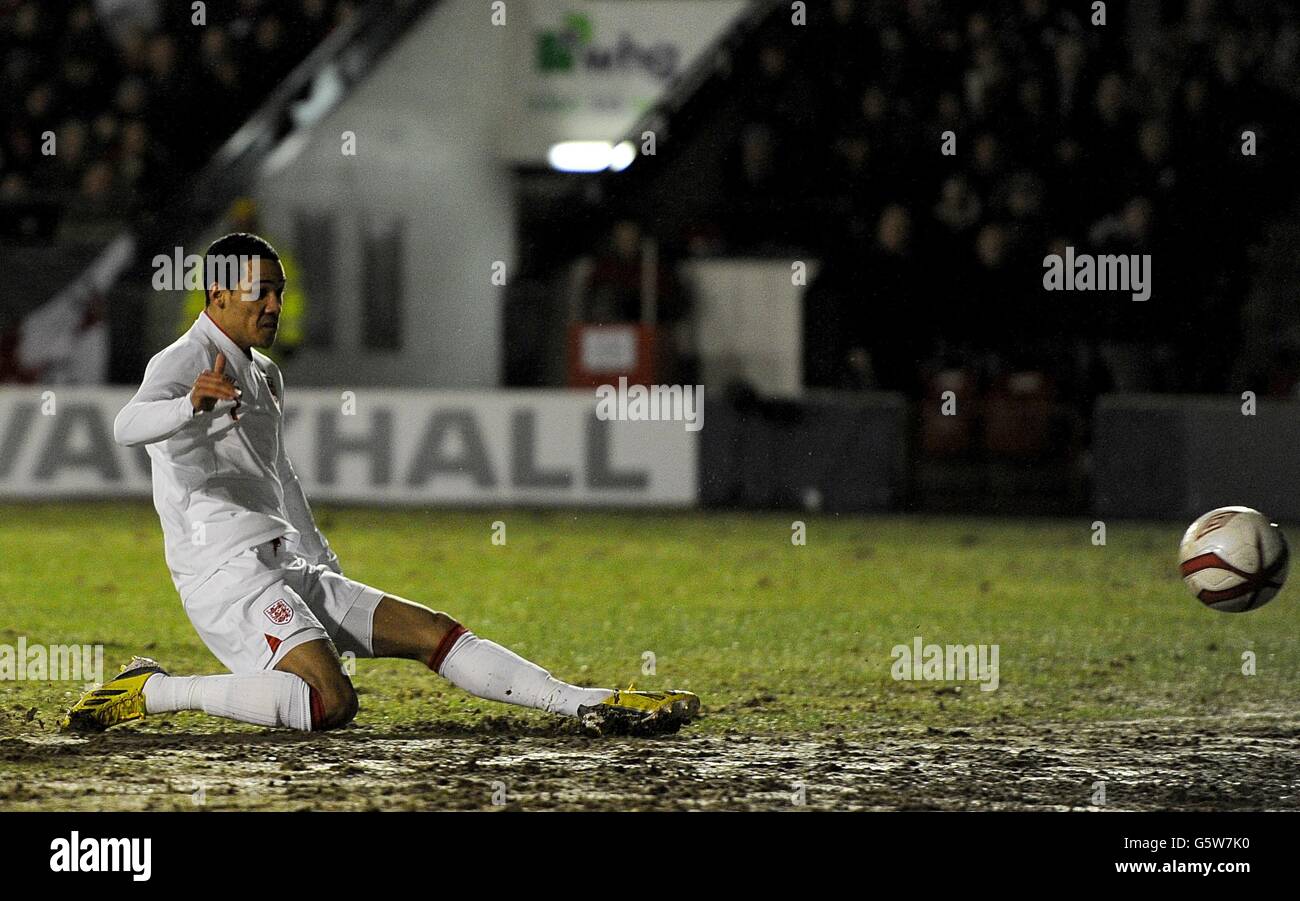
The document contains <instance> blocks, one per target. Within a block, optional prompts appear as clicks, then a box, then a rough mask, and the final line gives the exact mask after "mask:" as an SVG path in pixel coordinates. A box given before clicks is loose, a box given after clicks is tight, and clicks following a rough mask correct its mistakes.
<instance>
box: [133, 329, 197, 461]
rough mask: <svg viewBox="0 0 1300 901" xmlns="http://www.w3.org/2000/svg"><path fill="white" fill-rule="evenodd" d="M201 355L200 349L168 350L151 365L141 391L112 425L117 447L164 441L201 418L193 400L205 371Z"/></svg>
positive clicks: (181, 348) (145, 374)
mask: <svg viewBox="0 0 1300 901" xmlns="http://www.w3.org/2000/svg"><path fill="white" fill-rule="evenodd" d="M202 353H203V352H202V349H201V348H198V347H194V348H193V349H192V350H190V349H187V348H184V347H174V348H168V349H167V350H166V351H164V352H163V353H161V354H159V355H158V356H156V357H154V358H153V360H151V361H150V362H149V366H148V368H146V369H145V371H144V381H143V382H142V383H141V385H140V390H138V391H136V393H135V397H133V398H131V400H130V402H129V403H128V404H127V405H126V406H125V407H123V408H122V410H121V411H120V412H119V413H118V414H117V418H116V419H115V420H114V421H113V439H114V440H115V441H117V443H118V444H123V445H126V446H127V447H133V446H135V445H137V444H153V443H154V442H156V441H165V440H167V439H168V438H170V437H171V436H172V435H175V434H176V433H177V432H179V431H180V430H181V429H183V428H184V427H185V426H186V425H188V424H189V423H190V422H193V421H194V420H195V419H196V418H197V417H198V416H200V415H202V414H197V413H195V410H194V404H193V402H192V401H191V400H190V391H191V390H192V389H193V387H194V380H195V379H196V378H198V376H199V373H200V372H202V371H203V370H204V369H205V368H206V363H205V362H204V360H202V359H201V356H202ZM191 370H192V371H191Z"/></svg>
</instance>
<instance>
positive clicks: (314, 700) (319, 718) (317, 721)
mask: <svg viewBox="0 0 1300 901" xmlns="http://www.w3.org/2000/svg"><path fill="white" fill-rule="evenodd" d="M307 690H308V691H310V692H311V731H313V732H317V731H319V730H320V727H321V723H323V722H325V702H324V701H322V700H321V699H320V692H318V691H317V690H316V689H314V688H312V687H311V686H308V689H307Z"/></svg>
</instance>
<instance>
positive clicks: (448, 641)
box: [427, 623, 469, 673]
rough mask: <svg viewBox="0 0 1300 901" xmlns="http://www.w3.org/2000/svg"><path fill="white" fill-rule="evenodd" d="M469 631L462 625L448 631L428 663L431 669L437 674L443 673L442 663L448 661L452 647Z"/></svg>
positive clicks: (458, 624) (457, 624)
mask: <svg viewBox="0 0 1300 901" xmlns="http://www.w3.org/2000/svg"><path fill="white" fill-rule="evenodd" d="M468 631H469V630H468V629H466V628H465V627H464V626H462V625H461V624H460V623H456V627H455V628H454V629H451V630H450V631H448V632H447V634H446V635H444V636H443V638H442V641H440V642H438V646H437V647H436V648H434V649H433V656H432V657H430V658H429V659H428V661H427V663H428V665H429V669H431V670H433V671H434V672H435V673H438V672H441V670H442V662H443V661H444V660H446V659H447V655H448V654H449V653H451V646H452V645H454V644H455V643H456V640H457V639H458V638H460V637H461V636H462V635H464V634H465V633H466V632H468Z"/></svg>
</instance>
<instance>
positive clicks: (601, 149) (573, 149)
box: [546, 141, 614, 172]
mask: <svg viewBox="0 0 1300 901" xmlns="http://www.w3.org/2000/svg"><path fill="white" fill-rule="evenodd" d="M613 151H614V148H613V147H611V146H610V144H609V142H608V141H563V142H561V143H559V144H553V145H552V146H551V149H550V151H549V152H548V153H547V154H546V158H547V160H548V161H549V162H550V164H551V168H552V169H558V170H559V171H561V172H600V171H601V170H602V169H608V168H609V162H610V157H611V155H612V154H613Z"/></svg>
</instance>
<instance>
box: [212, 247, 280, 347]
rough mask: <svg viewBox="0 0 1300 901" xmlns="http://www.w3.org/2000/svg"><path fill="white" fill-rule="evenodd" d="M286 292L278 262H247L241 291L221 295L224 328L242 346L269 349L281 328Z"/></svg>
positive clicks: (236, 290) (260, 260) (239, 288)
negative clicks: (281, 312)
mask: <svg viewBox="0 0 1300 901" xmlns="http://www.w3.org/2000/svg"><path fill="white" fill-rule="evenodd" d="M284 288H285V280H284V269H283V268H282V267H281V266H280V264H279V262H277V261H275V260H263V259H257V260H248V261H247V262H246V263H245V264H244V272H243V278H242V279H241V280H240V283H239V287H238V288H236V289H235V290H233V291H223V292H220V294H221V298H220V299H221V300H222V301H223V303H222V309H221V314H222V317H223V321H222V326H223V327H224V328H225V329H226V331H227V333H229V335H230V336H231V337H232V338H234V339H235V341H236V342H237V343H239V344H241V345H243V346H246V347H259V348H267V347H270V346H271V345H272V344H274V343H275V335H276V332H277V331H278V330H279V328H280V310H281V307H282V304H283V302H284Z"/></svg>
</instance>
